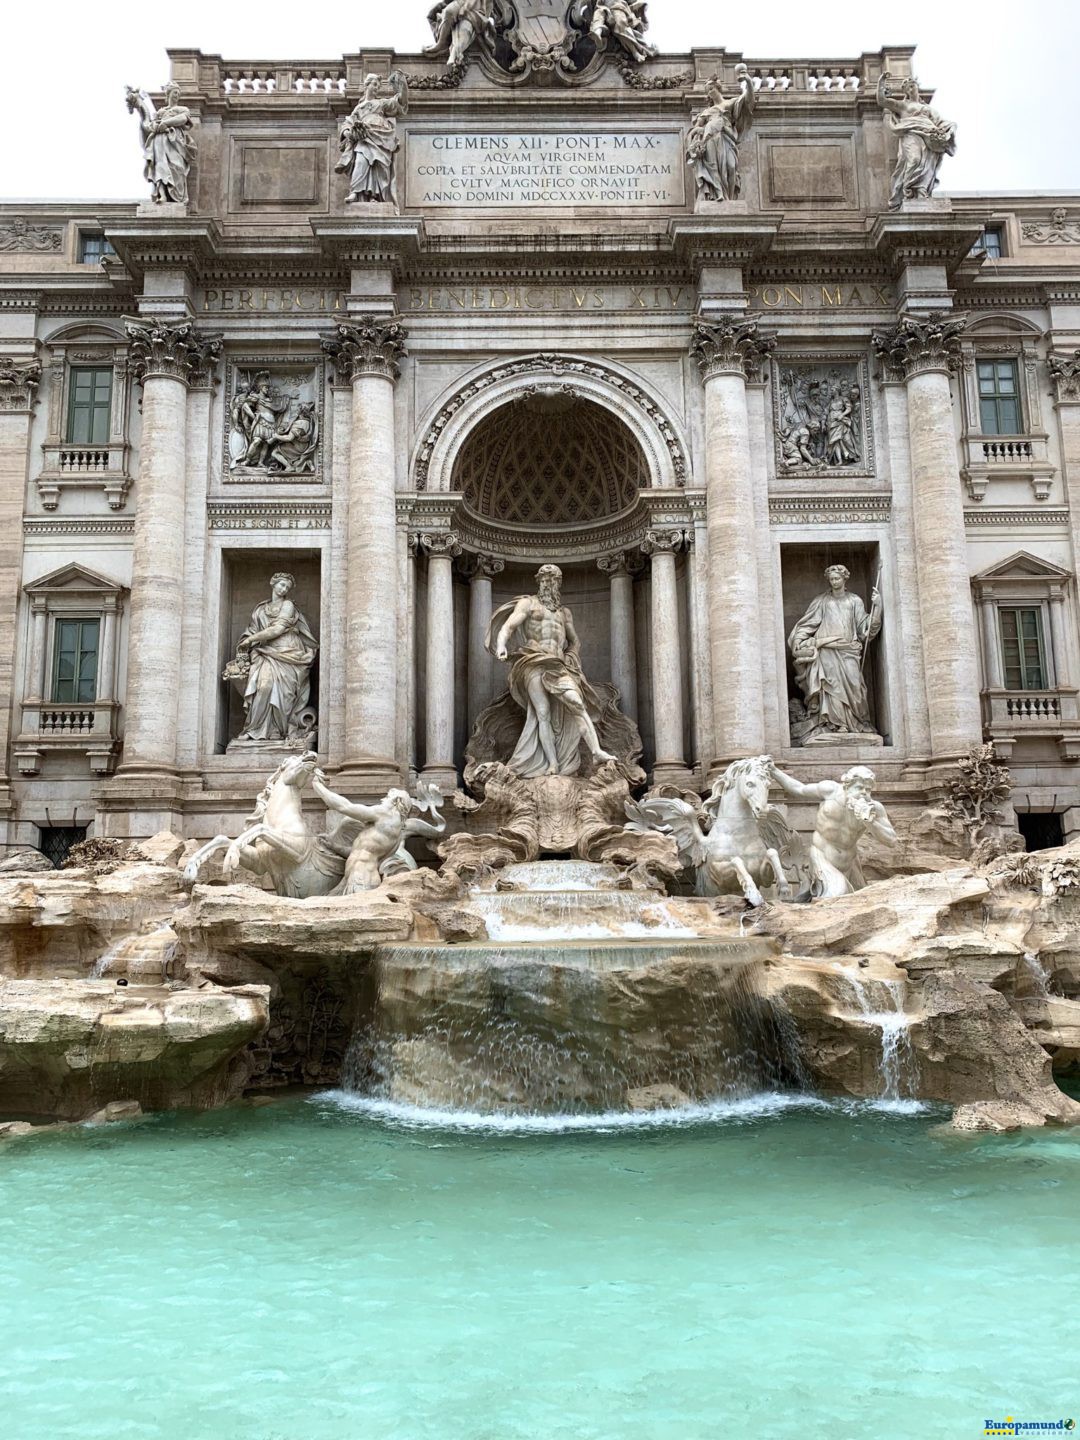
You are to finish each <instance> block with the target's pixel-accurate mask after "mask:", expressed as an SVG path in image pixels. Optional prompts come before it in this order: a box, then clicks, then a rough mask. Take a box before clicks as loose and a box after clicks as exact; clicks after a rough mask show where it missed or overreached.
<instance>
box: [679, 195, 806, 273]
mask: <svg viewBox="0 0 1080 1440" xmlns="http://www.w3.org/2000/svg"><path fill="white" fill-rule="evenodd" d="M779 229H780V217H779V216H776V217H773V216H764V215H745V214H744V215H741V214H738V213H737V212H735V211H734V207H732V208H726V209H724V211H723V212H722V213H721V214H719V215H717V216H715V217H714V216H712V215H685V216H683V215H680V216H678V217H677V218H675V219H673V220H671V221H669V222H668V236H669V238H670V242H671V248H672V250H673V251H674V253H675V254H676V256H678V257H679V258H680V259H682V260H685V261H686V262H687V263H689V264H692V265H693V266H694V267H695V268H697V269H700V268H701V267H702V266H705V265H745V264H747V263H748V262H749V261H751V260H753V259H755V258H756V257H758V256H759V255H764V254H766V253H767V251H768V250H769V249H771V247H772V243H773V241H774V240H775V239H776V236H777V233H778V232H779Z"/></svg>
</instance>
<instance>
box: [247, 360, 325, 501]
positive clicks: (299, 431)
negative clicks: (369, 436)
mask: <svg viewBox="0 0 1080 1440" xmlns="http://www.w3.org/2000/svg"><path fill="white" fill-rule="evenodd" d="M225 383H226V390H225V396H226V409H225V440H224V448H225V454H224V465H223V469H222V473H223V476H224V480H225V483H226V484H229V483H232V484H240V485H244V484H247V485H252V484H258V483H264V484H265V483H275V482H283V481H287V482H289V483H297V482H303V481H312V482H318V481H319V480H320V478H321V476H322V472H323V465H322V458H323V388H324V387H323V365H322V360H321V359H316V358H315V357H312V358H311V359H297V360H288V361H282V360H275V359H268V358H267V357H266V356H265V355H232V356H229V358H228V362H227V366H226V382H225Z"/></svg>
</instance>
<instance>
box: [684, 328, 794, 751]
mask: <svg viewBox="0 0 1080 1440" xmlns="http://www.w3.org/2000/svg"><path fill="white" fill-rule="evenodd" d="M775 343H776V342H775V341H774V340H772V339H769V338H767V337H765V336H764V335H763V334H762V333H761V331H760V330H759V328H758V326H757V325H756V323H754V322H753V321H745V320H739V319H730V318H727V317H724V318H722V319H720V320H718V321H717V322H716V323H715V324H713V323H706V322H705V321H701V320H699V321H698V323H697V325H696V326H695V329H694V338H693V342H692V344H691V353H692V354H693V355H694V357H695V358H696V359H697V362H698V364H699V365H700V367H701V376H702V380H703V381H704V385H705V486H706V496H707V505H708V509H707V519H706V533H707V535H708V545H709V558H708V611H709V649H710V654H711V658H712V695H713V743H714V745H715V747H716V754H715V755H714V756H713V757H712V763H711V764H710V766H709V771H710V774H712V775H715V774H716V773H718V772H719V771H721V770H723V769H724V768H725V767H726V766H727V765H728V764H729V763H730V762H731V761H732V760H735V759H737V758H739V757H740V756H743V755H756V754H759V753H760V752H761V751H762V750H763V749H764V747H765V700H764V687H763V683H762V669H761V667H762V646H761V614H760V605H759V596H758V576H757V565H756V563H755V558H754V557H755V554H756V550H757V536H756V531H755V524H754V490H753V485H754V481H753V468H752V465H751V458H750V424H749V419H748V416H747V410H746V382H747V380H748V379H750V378H751V377H752V376H754V375H755V374H756V373H757V372H758V370H759V368H760V366H761V363H762V361H763V360H764V358H765V357H766V356H767V355H768V353H769V352H770V351H771V350H772V349H773V347H774V345H775Z"/></svg>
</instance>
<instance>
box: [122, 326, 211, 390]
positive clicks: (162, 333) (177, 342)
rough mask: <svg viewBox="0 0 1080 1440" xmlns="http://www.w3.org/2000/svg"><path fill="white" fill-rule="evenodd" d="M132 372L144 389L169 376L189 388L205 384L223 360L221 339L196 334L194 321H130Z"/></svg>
mask: <svg viewBox="0 0 1080 1440" xmlns="http://www.w3.org/2000/svg"><path fill="white" fill-rule="evenodd" d="M124 328H125V329H126V331H127V335H128V340H129V341H130V345H131V371H132V374H133V375H134V376H135V379H136V380H137V381H138V383H139V384H140V385H145V384H146V382H147V380H149V379H152V378H154V377H155V376H168V377H169V378H171V379H174V380H180V381H182V382H183V383H184V384H185V385H197V384H200V383H204V382H205V380H206V378H207V376H208V374H209V372H210V371H211V370H212V369H213V367H214V366H215V365H216V364H217V361H218V360H219V359H220V357H221V346H222V339H221V336H220V335H206V334H204V333H203V332H201V331H199V330H196V329H195V326H194V325H193V324H192V323H191V321H190V320H178V321H175V322H173V323H170V322H169V321H165V320H151V321H142V320H126V321H125V322H124Z"/></svg>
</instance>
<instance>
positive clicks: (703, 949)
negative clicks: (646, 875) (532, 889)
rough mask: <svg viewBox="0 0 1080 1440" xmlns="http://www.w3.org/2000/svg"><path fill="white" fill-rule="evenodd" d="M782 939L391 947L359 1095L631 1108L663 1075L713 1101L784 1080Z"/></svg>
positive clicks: (379, 955)
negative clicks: (768, 985)
mask: <svg viewBox="0 0 1080 1440" xmlns="http://www.w3.org/2000/svg"><path fill="white" fill-rule="evenodd" d="M775 953H776V947H775V944H774V943H773V942H770V941H769V940H766V939H762V938H759V937H747V938H745V939H740V938H739V937H738V936H737V935H736V936H733V937H729V938H728V939H726V940H711V939H698V938H693V939H674V938H671V939H666V940H664V939H661V940H650V941H642V940H636V941H634V940H626V939H619V940H614V941H611V942H608V943H588V944H583V943H573V942H557V943H550V944H543V945H540V944H536V943H528V942H521V943H516V944H515V943H503V944H493V943H489V944H477V943H471V944H465V945H453V946H421V945H384V946H379V947H378V949H377V950H376V953H375V957H374V964H373V967H372V972H371V990H370V992H369V995H368V997H367V1004H366V1005H365V1006H364V1011H365V1014H364V1019H363V1021H362V1023H361V1025H360V1026H359V1027H358V1029H357V1032H356V1036H355V1039H354V1043H353V1046H352V1049H351V1051H350V1056H349V1060H348V1063H347V1066H346V1083H347V1084H348V1085H349V1086H350V1088H353V1089H355V1090H357V1091H359V1092H360V1093H362V1094H366V1095H370V1096H374V1097H380V1098H386V1099H390V1100H395V1101H400V1102H406V1103H410V1104H416V1105H422V1106H427V1107H430V1108H439V1109H459V1110H474V1111H481V1112H503V1113H533V1114H545V1113H548V1114H550V1113H567V1112H578V1113H580V1112H584V1111H605V1110H614V1109H625V1108H628V1107H630V1106H632V1105H633V1104H634V1103H635V1095H637V1094H638V1093H640V1092H642V1091H644V1090H647V1089H655V1087H663V1088H664V1091H665V1093H667V1094H668V1095H669V1096H672V1097H683V1098H685V1099H686V1100H700V1099H706V1098H709V1097H714V1096H717V1095H724V1094H732V1095H734V1094H742V1093H750V1092H752V1091H754V1090H758V1089H760V1088H762V1086H763V1085H766V1084H772V1083H776V1081H777V1080H778V1078H779V1077H780V1072H781V1071H782V1070H783V1057H782V1054H781V1053H780V1052H781V1051H782V1037H780V1036H779V1035H778V1033H777V1031H776V1027H775V1024H774V1021H773V1012H772V1009H771V1007H770V1006H769V1005H768V1003H767V1002H765V1001H764V1000H763V999H762V998H761V988H762V984H761V982H762V976H763V969H764V965H765V963H766V961H767V960H768V959H769V958H770V957H772V956H773V955H775Z"/></svg>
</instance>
